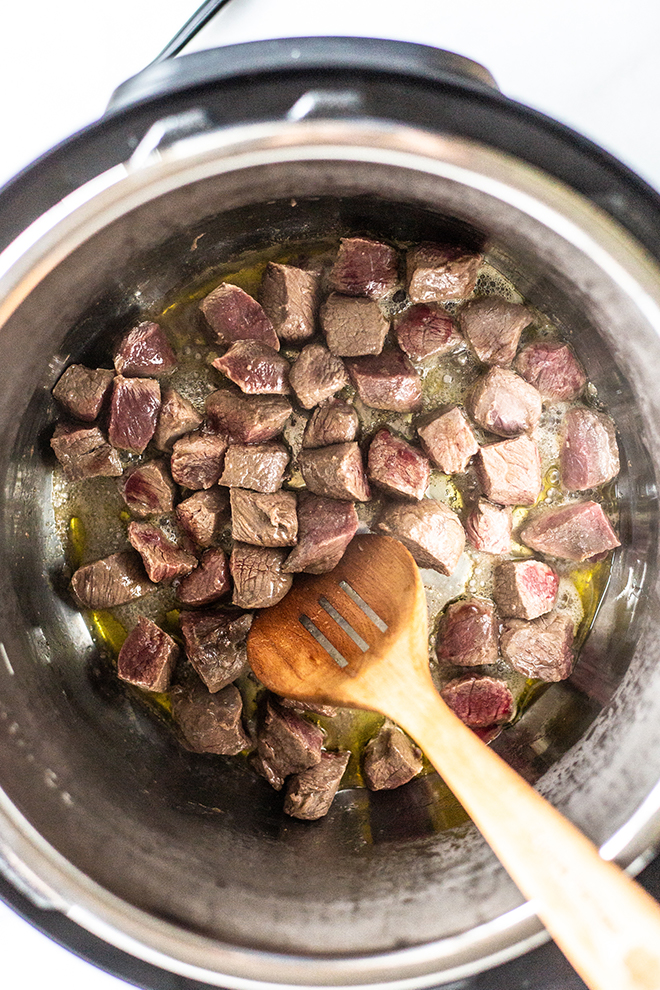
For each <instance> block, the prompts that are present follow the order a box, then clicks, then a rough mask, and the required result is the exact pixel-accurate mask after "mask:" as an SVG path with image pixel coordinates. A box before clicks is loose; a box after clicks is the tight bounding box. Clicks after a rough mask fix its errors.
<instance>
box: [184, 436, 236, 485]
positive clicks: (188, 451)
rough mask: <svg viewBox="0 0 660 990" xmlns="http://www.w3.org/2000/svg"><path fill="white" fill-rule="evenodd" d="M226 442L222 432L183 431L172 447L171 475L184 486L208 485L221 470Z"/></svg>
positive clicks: (216, 479)
mask: <svg viewBox="0 0 660 990" xmlns="http://www.w3.org/2000/svg"><path fill="white" fill-rule="evenodd" d="M227 446H228V441H227V439H226V438H225V437H222V436H216V435H215V434H210V433H187V434H186V436H185V437H181V438H180V439H179V440H177V441H176V442H175V444H174V446H173V448H172V457H171V459H170V471H171V472H172V477H173V478H174V480H175V481H176V482H177V484H179V485H184V486H185V487H186V488H193V489H196V490H198V489H200V488H211V487H212V486H213V485H215V484H217V481H218V478H219V477H220V475H221V474H222V467H223V465H224V462H225V451H226V450H227Z"/></svg>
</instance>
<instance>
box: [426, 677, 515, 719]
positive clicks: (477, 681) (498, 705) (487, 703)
mask: <svg viewBox="0 0 660 990" xmlns="http://www.w3.org/2000/svg"><path fill="white" fill-rule="evenodd" d="M440 696H441V698H442V700H443V701H444V702H445V704H446V705H448V707H449V708H451V710H452V711H453V712H454V714H455V715H458V717H459V718H460V720H461V722H464V723H465V724H466V725H468V726H469V727H470V728H471V729H486V728H489V727H490V726H491V725H502V724H503V723H504V722H510V721H511V719H512V718H513V716H514V714H515V710H516V705H515V702H514V700H513V695H512V694H511V689H510V688H509V685H508V684H507V683H506V681H502V680H500V678H498V677H486V676H484V675H481V676H479V675H475V674H464V675H463V676H462V677H457V678H455V680H453V681H449V683H448V684H445V686H444V687H443V688H442V690H441V691H440Z"/></svg>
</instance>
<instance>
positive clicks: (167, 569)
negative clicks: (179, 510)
mask: <svg viewBox="0 0 660 990" xmlns="http://www.w3.org/2000/svg"><path fill="white" fill-rule="evenodd" d="M128 540H129V542H130V544H131V546H132V547H135V549H136V550H137V552H138V553H139V554H140V556H141V557H142V562H143V564H144V568H145V570H146V572H147V574H148V575H149V578H150V580H151V581H153V582H154V583H155V584H159V583H160V582H163V583H164V584H171V582H172V581H173V580H174V578H177V577H183V576H185V575H186V574H190V572H191V571H192V569H193V568H194V567H196V566H197V558H196V557H194V556H193V555H192V554H191V553H188V552H187V551H186V550H182V549H181V547H178V546H177V545H176V543H172V541H171V540H168V538H167V537H166V536H165V534H164V533H163V531H162V530H161V529H158V527H157V526H152V524H151V523H146V522H132V523H129V525H128Z"/></svg>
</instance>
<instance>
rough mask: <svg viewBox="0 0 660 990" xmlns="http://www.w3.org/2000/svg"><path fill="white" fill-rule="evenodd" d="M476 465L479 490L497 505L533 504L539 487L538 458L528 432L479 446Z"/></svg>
mask: <svg viewBox="0 0 660 990" xmlns="http://www.w3.org/2000/svg"><path fill="white" fill-rule="evenodd" d="M476 468H477V477H478V479H479V484H480V485H481V490H482V492H483V493H484V495H486V496H487V497H488V498H489V499H491V500H492V501H493V502H497V503H498V504H499V505H534V502H535V501H536V499H537V498H538V495H539V492H540V491H541V458H540V457H539V451H538V447H537V446H536V444H535V443H534V441H533V440H530V438H529V437H527V436H522V437H515V438H514V439H513V440H502V441H500V442H499V443H489V444H487V445H486V446H485V447H481V448H480V449H479V453H478V454H477V460H476Z"/></svg>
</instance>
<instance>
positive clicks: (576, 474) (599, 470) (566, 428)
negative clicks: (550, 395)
mask: <svg viewBox="0 0 660 990" xmlns="http://www.w3.org/2000/svg"><path fill="white" fill-rule="evenodd" d="M561 434H562V441H561V449H560V451H559V471H560V474H561V483H562V485H563V486H564V488H566V489H568V491H571V492H583V491H586V490H587V489H588V488H597V487H598V486H599V485H604V484H605V483H606V482H608V481H611V480H612V478H616V476H617V474H618V473H619V449H618V447H617V443H616V433H615V429H614V423H613V422H612V420H611V419H610V417H609V416H606V415H605V413H599V412H594V410H593V409H584V408H582V407H580V406H575V407H574V408H573V409H569V410H568V412H567V413H566V415H565V416H564V419H563V422H562V428H561Z"/></svg>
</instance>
